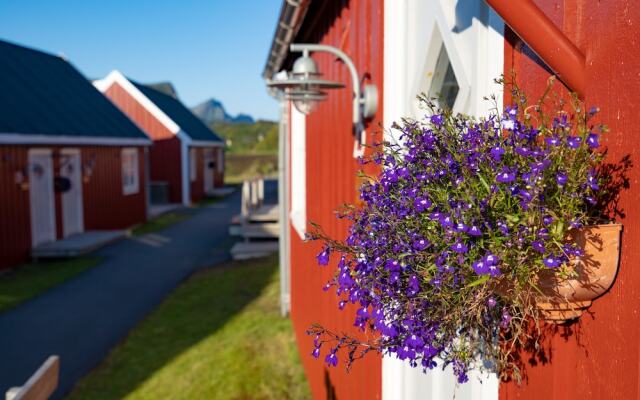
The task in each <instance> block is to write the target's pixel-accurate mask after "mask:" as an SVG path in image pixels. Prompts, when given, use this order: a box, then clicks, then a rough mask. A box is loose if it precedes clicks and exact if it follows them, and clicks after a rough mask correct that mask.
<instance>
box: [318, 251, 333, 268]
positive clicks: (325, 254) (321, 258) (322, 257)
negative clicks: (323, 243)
mask: <svg viewBox="0 0 640 400" xmlns="http://www.w3.org/2000/svg"><path fill="white" fill-rule="evenodd" d="M330 255H331V250H330V249H329V248H328V247H325V248H324V249H323V250H322V251H321V252H320V253H319V254H318V255H317V256H316V258H317V259H318V265H323V266H324V265H328V264H329V256H330Z"/></svg>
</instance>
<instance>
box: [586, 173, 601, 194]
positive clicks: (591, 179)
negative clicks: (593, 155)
mask: <svg viewBox="0 0 640 400" xmlns="http://www.w3.org/2000/svg"><path fill="white" fill-rule="evenodd" d="M595 174H596V173H595V171H593V170H591V171H589V174H588V175H587V183H588V184H589V187H590V188H591V190H598V189H600V185H598V178H596V176H595Z"/></svg>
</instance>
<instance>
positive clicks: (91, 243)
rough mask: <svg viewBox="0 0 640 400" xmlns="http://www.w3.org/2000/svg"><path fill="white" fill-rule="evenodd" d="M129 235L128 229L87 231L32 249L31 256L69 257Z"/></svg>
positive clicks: (85, 252)
mask: <svg viewBox="0 0 640 400" xmlns="http://www.w3.org/2000/svg"><path fill="white" fill-rule="evenodd" d="M126 236H127V232H126V231H119V230H113V231H87V232H83V233H79V234H76V235H72V236H69V237H67V238H64V239H60V240H56V241H55V242H51V243H46V244H42V245H39V246H37V247H34V248H33V249H31V257H33V258H34V259H40V258H68V257H77V256H81V255H83V254H87V253H90V252H92V251H95V250H97V249H99V248H101V247H103V246H106V245H107V244H109V243H112V242H114V241H116V240H120V239H122V238H124V237H126Z"/></svg>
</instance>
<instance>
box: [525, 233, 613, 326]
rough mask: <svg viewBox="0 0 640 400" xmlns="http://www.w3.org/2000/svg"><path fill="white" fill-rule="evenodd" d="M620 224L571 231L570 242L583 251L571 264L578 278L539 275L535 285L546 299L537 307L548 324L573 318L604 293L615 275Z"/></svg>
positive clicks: (542, 299) (550, 272) (540, 297)
mask: <svg viewBox="0 0 640 400" xmlns="http://www.w3.org/2000/svg"><path fill="white" fill-rule="evenodd" d="M621 232H622V225H621V224H608V225H594V226H588V227H585V228H582V229H577V230H574V231H571V232H570V234H569V241H572V242H574V243H577V244H578V245H579V246H580V247H581V248H582V250H583V251H584V256H583V257H576V258H575V259H573V260H572V261H571V262H572V263H574V265H575V270H576V272H577V273H578V276H577V277H575V278H571V279H561V278H559V277H557V276H555V274H554V273H553V272H552V271H549V273H548V274H543V275H541V276H540V280H539V282H538V286H539V288H540V289H541V291H542V292H543V293H544V295H545V296H538V297H537V299H536V305H537V307H538V308H539V309H540V311H541V312H542V315H543V317H544V318H545V319H546V320H547V321H552V322H555V323H562V322H565V321H568V320H571V319H575V318H578V317H580V315H582V312H583V311H584V310H586V309H587V308H589V306H591V302H592V301H593V300H595V299H596V298H598V297H599V296H601V295H602V294H604V293H605V292H606V291H607V290H609V288H610V287H611V285H612V284H613V281H614V279H615V277H616V273H617V272H618V262H619V258H620V233H621Z"/></svg>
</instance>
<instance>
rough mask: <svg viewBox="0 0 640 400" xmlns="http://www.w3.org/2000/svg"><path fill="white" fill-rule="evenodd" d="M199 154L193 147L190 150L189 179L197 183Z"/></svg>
mask: <svg viewBox="0 0 640 400" xmlns="http://www.w3.org/2000/svg"><path fill="white" fill-rule="evenodd" d="M197 155H198V153H197V152H196V149H194V148H193V147H192V148H190V149H189V179H190V180H191V182H195V180H196V179H198V167H197V166H198V159H197Z"/></svg>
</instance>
